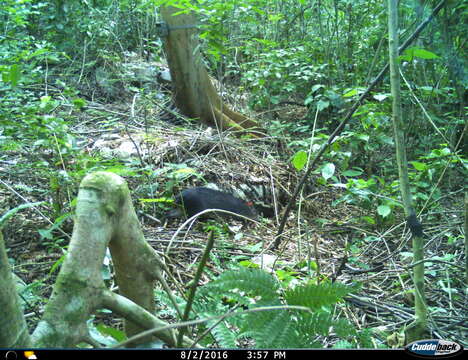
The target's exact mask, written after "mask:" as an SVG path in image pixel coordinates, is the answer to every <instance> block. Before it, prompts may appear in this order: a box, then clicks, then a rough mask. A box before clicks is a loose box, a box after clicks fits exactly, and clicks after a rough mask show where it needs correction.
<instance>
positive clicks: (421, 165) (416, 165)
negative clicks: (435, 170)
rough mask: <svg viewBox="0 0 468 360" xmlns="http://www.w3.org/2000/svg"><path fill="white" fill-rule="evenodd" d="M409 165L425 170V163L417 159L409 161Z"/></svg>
mask: <svg viewBox="0 0 468 360" xmlns="http://www.w3.org/2000/svg"><path fill="white" fill-rule="evenodd" d="M410 163H411V165H413V166H414V168H415V169H416V170H418V171H425V170H427V165H426V164H424V163H422V162H419V161H410Z"/></svg>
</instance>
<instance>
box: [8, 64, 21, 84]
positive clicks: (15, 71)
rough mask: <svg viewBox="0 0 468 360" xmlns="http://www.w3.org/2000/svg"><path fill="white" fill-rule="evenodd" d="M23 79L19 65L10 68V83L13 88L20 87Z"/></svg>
mask: <svg viewBox="0 0 468 360" xmlns="http://www.w3.org/2000/svg"><path fill="white" fill-rule="evenodd" d="M20 77H21V68H20V66H19V65H18V64H13V65H11V67H10V82H11V85H12V86H16V85H18V81H19V79H20Z"/></svg>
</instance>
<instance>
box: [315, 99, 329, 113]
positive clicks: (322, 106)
mask: <svg viewBox="0 0 468 360" xmlns="http://www.w3.org/2000/svg"><path fill="white" fill-rule="evenodd" d="M329 106H330V101H323V100H320V101H319V102H318V103H317V109H318V111H322V110H323V109H326V108H327V107H329Z"/></svg>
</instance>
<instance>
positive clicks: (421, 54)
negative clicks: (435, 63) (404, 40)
mask: <svg viewBox="0 0 468 360" xmlns="http://www.w3.org/2000/svg"><path fill="white" fill-rule="evenodd" d="M414 58H420V59H424V60H431V59H438V58H439V56H438V55H436V54H434V53H433V52H430V51H428V50H425V49H421V48H418V47H411V48H408V49H406V50H405V52H404V53H403V55H401V56H400V57H399V59H400V60H406V61H413V59H414Z"/></svg>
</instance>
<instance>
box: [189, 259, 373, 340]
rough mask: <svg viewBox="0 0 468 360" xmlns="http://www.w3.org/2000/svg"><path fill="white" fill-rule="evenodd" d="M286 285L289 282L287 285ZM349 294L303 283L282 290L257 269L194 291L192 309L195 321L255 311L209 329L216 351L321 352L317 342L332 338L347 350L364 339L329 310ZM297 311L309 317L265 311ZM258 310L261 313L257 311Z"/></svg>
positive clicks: (232, 273) (341, 288)
mask: <svg viewBox="0 0 468 360" xmlns="http://www.w3.org/2000/svg"><path fill="white" fill-rule="evenodd" d="M289 284H292V282H289ZM354 290H355V289H354V288H353V287H350V286H346V285H342V284H338V283H334V284H332V283H321V284H312V283H303V284H300V285H296V286H294V287H292V288H287V289H282V283H281V282H279V281H278V280H276V279H275V278H274V277H273V276H272V275H270V274H268V273H267V272H265V271H263V270H260V269H253V268H243V267H240V268H236V269H233V270H228V271H225V272H224V273H222V274H221V275H220V276H219V277H218V278H217V279H215V280H213V281H211V282H210V283H208V284H207V285H205V286H203V287H201V288H199V290H198V292H197V296H196V300H195V303H194V306H193V308H194V311H195V312H196V314H197V316H198V317H211V316H215V315H220V314H223V313H226V312H228V311H229V310H230V308H232V307H233V306H235V307H236V308H237V307H239V306H240V307H241V308H243V309H245V310H255V309H259V310H261V311H253V312H247V313H240V314H239V315H236V316H230V317H227V318H225V319H224V320H223V321H222V322H221V323H219V322H218V321H215V320H213V321H210V322H208V323H207V324H206V326H207V327H210V326H211V325H215V324H216V326H215V327H214V328H212V329H211V331H210V333H211V336H212V338H211V339H205V342H206V344H208V343H209V342H210V341H213V340H215V341H216V342H217V343H218V345H219V346H221V347H235V346H238V344H239V342H241V341H243V340H247V341H249V342H251V341H253V342H254V344H255V345H254V346H255V347H267V348H280V347H288V348H304V347H306V348H310V347H316V348H318V347H321V344H320V341H319V339H320V336H330V335H332V334H333V336H334V337H338V338H340V339H343V340H347V341H348V344H349V345H348V346H349V347H356V346H371V345H370V344H371V343H370V334H365V335H364V334H360V333H359V332H358V331H356V329H354V327H353V325H352V324H351V323H349V322H348V321H347V320H346V319H344V318H340V317H337V316H336V315H334V308H335V306H336V305H337V304H338V302H340V301H341V300H342V299H343V298H344V297H345V296H346V295H347V294H349V293H350V292H352V291H354ZM281 305H290V306H293V305H295V306H303V307H306V308H308V309H309V311H298V310H295V309H281V310H280V309H277V308H275V309H268V307H272V306H281ZM260 308H261V309H260Z"/></svg>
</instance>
